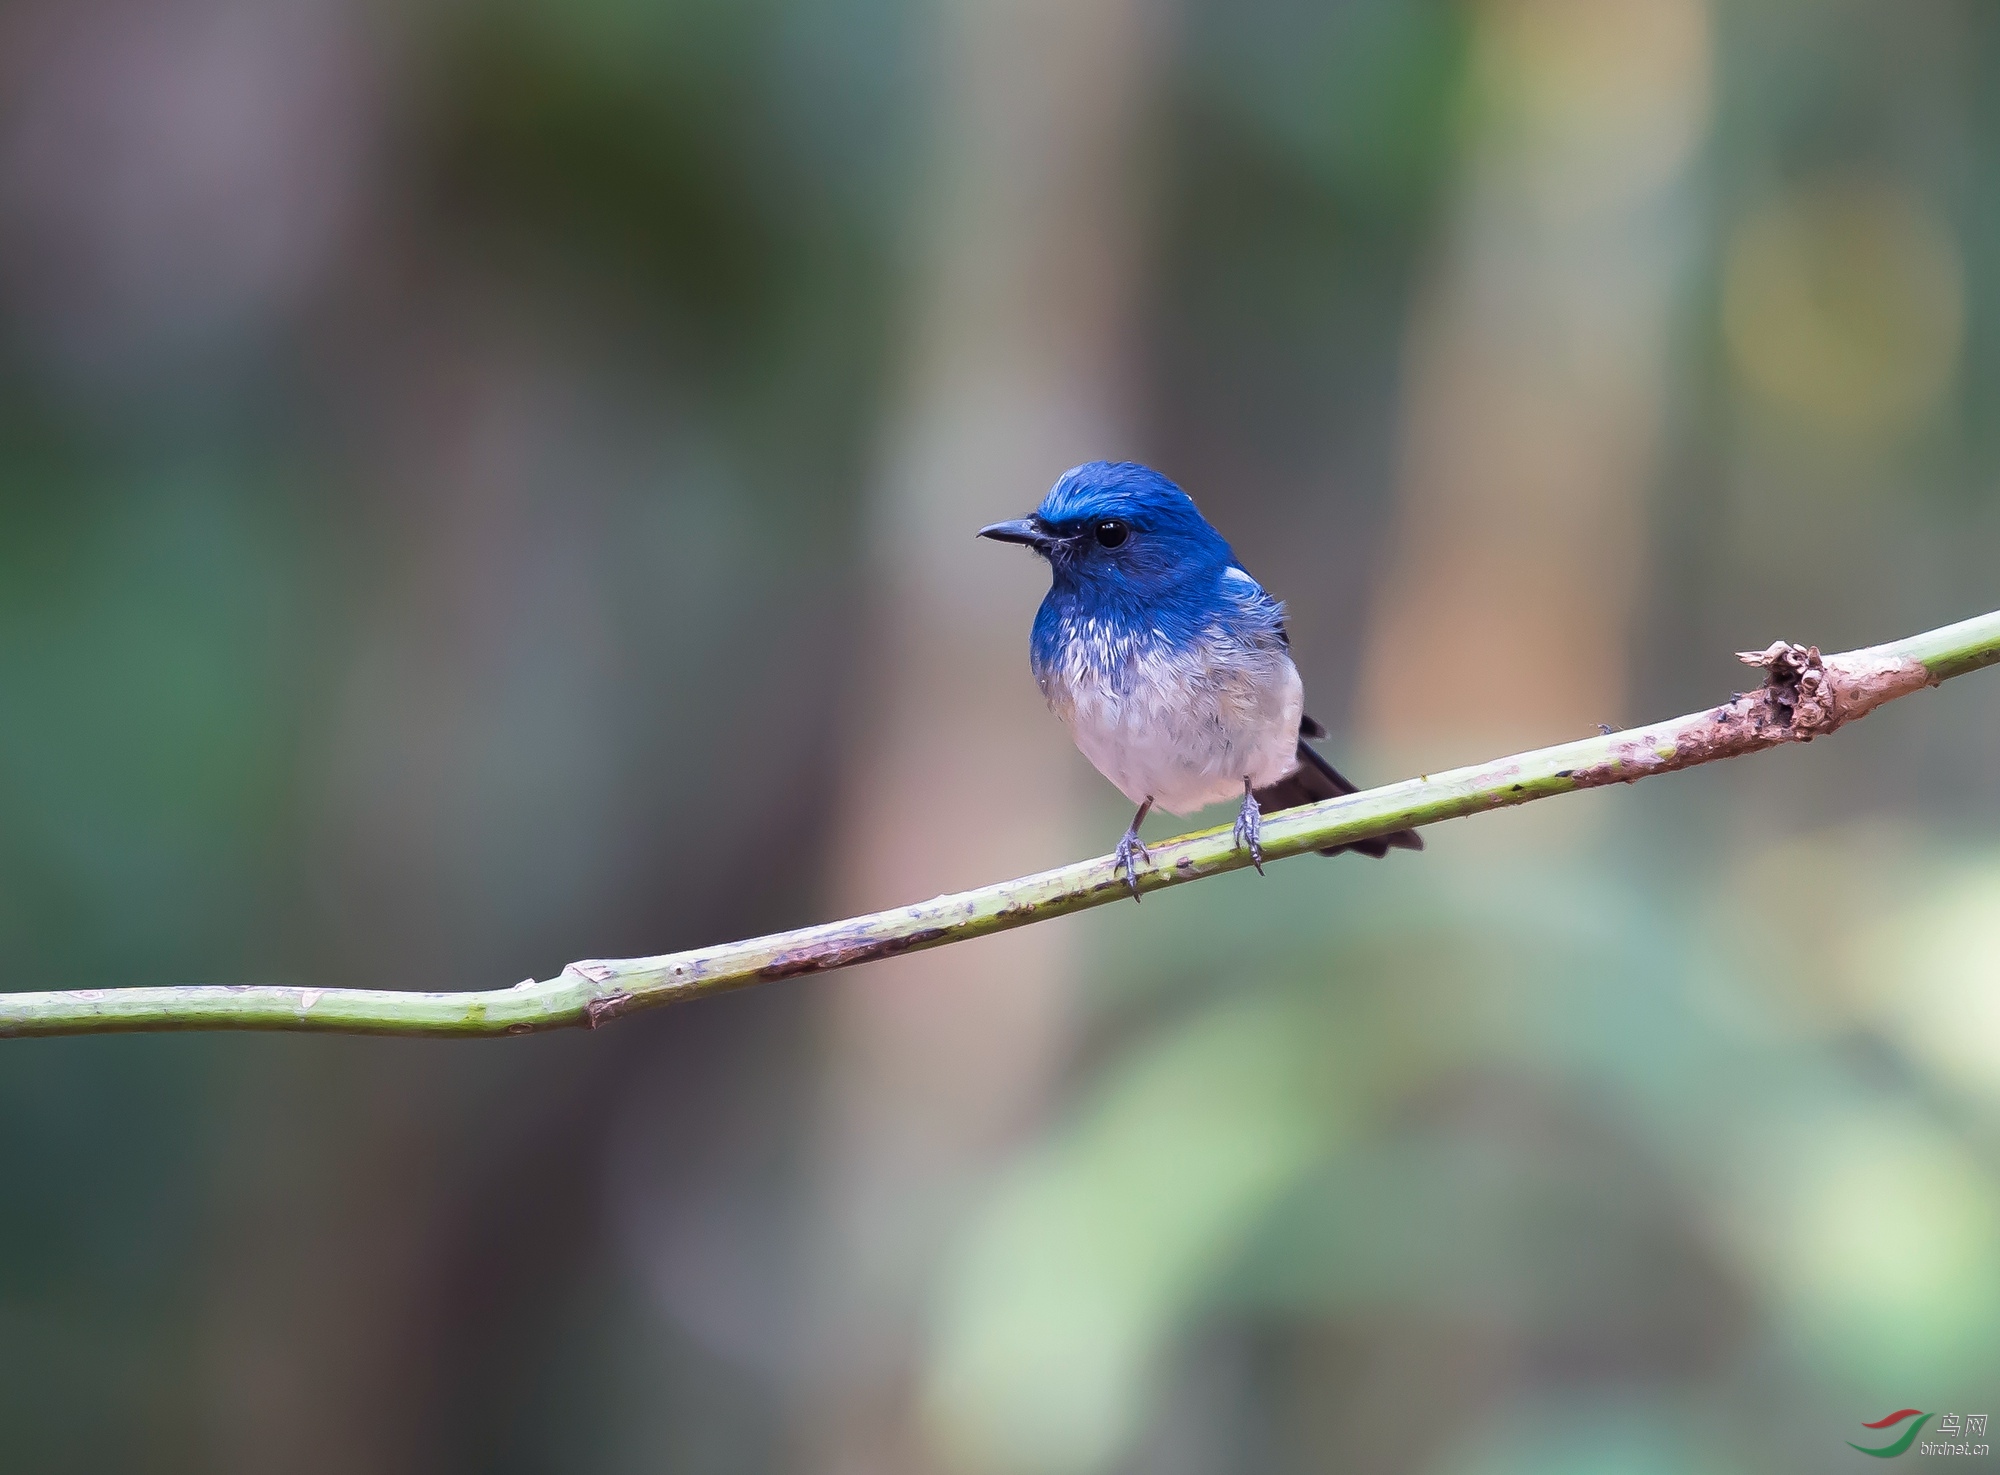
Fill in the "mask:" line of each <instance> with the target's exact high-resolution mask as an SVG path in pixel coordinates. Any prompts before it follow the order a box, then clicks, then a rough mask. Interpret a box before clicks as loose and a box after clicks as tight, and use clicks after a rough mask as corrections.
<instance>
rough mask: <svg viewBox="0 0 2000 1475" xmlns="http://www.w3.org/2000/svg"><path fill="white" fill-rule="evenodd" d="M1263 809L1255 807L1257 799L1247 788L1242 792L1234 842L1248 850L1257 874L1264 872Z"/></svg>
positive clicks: (1237, 812)
mask: <svg viewBox="0 0 2000 1475" xmlns="http://www.w3.org/2000/svg"><path fill="white" fill-rule="evenodd" d="M1263 829H1264V811H1263V810H1261V809H1259V808H1258V807H1257V800H1256V797H1255V796H1254V795H1252V794H1251V793H1250V792H1249V791H1248V790H1247V789H1246V790H1245V791H1244V794H1243V807H1242V808H1241V809H1239V810H1237V811H1236V831H1235V834H1236V843H1237V844H1238V845H1241V846H1242V847H1243V848H1244V849H1245V850H1248V851H1249V852H1250V864H1251V865H1253V866H1255V867H1256V868H1257V874H1258V875H1260V876H1261V875H1263V874H1264V846H1263V843H1262V834H1263Z"/></svg>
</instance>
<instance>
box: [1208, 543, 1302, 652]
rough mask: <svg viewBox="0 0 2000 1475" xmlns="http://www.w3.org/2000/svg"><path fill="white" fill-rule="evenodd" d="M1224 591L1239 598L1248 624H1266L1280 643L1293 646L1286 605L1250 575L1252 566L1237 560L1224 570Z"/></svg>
mask: <svg viewBox="0 0 2000 1475" xmlns="http://www.w3.org/2000/svg"><path fill="white" fill-rule="evenodd" d="M1222 592H1223V593H1224V594H1226V595H1228V596H1229V597H1230V598H1231V599H1234V600H1235V601H1236V603H1237V605H1238V607H1239V608H1241V609H1242V611H1243V613H1244V615H1245V616H1246V617H1247V623H1249V624H1250V625H1251V626H1252V627H1255V626H1259V625H1261V626H1263V627H1264V628H1265V629H1266V630H1268V631H1270V633H1271V634H1272V635H1275V636H1276V637H1277V640H1278V644H1279V645H1281V646H1283V647H1284V648H1285V649H1286V650H1290V649H1291V648H1292V641H1291V637H1290V636H1288V635H1287V634H1286V633H1285V606H1284V605H1283V604H1281V603H1280V602H1279V601H1277V600H1275V599H1273V598H1272V597H1271V596H1270V595H1269V594H1268V593H1266V592H1265V589H1264V586H1263V585H1262V584H1260V583H1258V582H1257V581H1256V580H1255V579H1253V578H1252V577H1251V576H1250V572H1249V570H1248V569H1245V568H1244V567H1242V565H1240V564H1234V563H1232V564H1230V565H1229V567H1228V568H1226V569H1224V570H1223V571H1222Z"/></svg>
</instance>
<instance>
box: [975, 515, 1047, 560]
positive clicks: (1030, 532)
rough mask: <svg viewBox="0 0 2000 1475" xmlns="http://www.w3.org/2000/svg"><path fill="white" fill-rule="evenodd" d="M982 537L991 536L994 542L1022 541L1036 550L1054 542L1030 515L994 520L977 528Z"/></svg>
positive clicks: (1045, 547)
mask: <svg viewBox="0 0 2000 1475" xmlns="http://www.w3.org/2000/svg"><path fill="white" fill-rule="evenodd" d="M979 536H980V537H982V538H991V539H992V540H993V541H994V542H996V543H1023V544H1026V545H1027V546H1028V547H1030V548H1033V549H1035V550H1036V551H1038V552H1040V551H1045V550H1046V549H1047V548H1048V547H1049V546H1050V545H1051V544H1053V543H1054V542H1055V539H1054V538H1051V537H1050V536H1049V535H1048V534H1047V533H1045V532H1043V531H1042V529H1041V527H1040V525H1038V524H1037V523H1036V521H1035V520H1034V519H1033V518H1032V517H1017V518H1015V519H1014V520H1013V521H1012V522H996V523H993V524H991V525H990V526H988V527H983V528H981V529H980V530H979Z"/></svg>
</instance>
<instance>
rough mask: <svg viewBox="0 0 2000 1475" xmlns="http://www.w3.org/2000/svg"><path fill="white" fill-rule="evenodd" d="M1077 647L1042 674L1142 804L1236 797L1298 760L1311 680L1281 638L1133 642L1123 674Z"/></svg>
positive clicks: (1104, 770)
mask: <svg viewBox="0 0 2000 1475" xmlns="http://www.w3.org/2000/svg"><path fill="white" fill-rule="evenodd" d="M1087 655H1088V652H1087V651H1084V650H1081V649H1079V650H1075V651H1073V652H1071V653H1070V656H1069V658H1067V659H1065V660H1064V661H1063V662H1062V663H1061V665H1060V666H1059V667H1058V668H1057V669H1056V670H1055V671H1052V672H1050V673H1049V675H1048V677H1047V678H1046V679H1045V681H1044V689H1045V690H1046V691H1047V694H1048V698H1049V705H1050V706H1051V707H1052V708H1054V709H1055V711H1056V713H1057V715H1059V716H1060V717H1061V718H1062V719H1063V721H1064V722H1066V723H1068V724H1069V729H1070V733H1071V735H1072V736H1073V737H1074V738H1075V739H1076V745H1077V747H1079V748H1080V749H1082V750H1083V755H1084V757H1086V758H1088V759H1089V760H1090V761H1091V763H1092V764H1093V765H1094V766H1095V767H1096V769H1097V771H1098V772H1099V773H1101V774H1103V775H1104V776H1105V777H1106V778H1108V779H1110V780H1111V782H1112V783H1114V784H1116V785H1117V786H1118V789H1119V792H1121V793H1122V794H1124V795H1125V797H1126V798H1127V799H1130V800H1131V801H1132V802H1133V803H1134V804H1140V803H1144V802H1145V801H1146V800H1147V799H1151V800H1152V801H1153V802H1154V803H1155V804H1157V805H1159V806H1160V808H1162V809H1164V810H1166V811H1167V812H1168V813H1170V814H1191V813H1192V812H1194V811H1195V810H1197V809H1200V808H1202V807H1203V806H1205V805H1209V804H1215V803H1218V802H1220V801H1221V800H1224V799H1238V798H1241V797H1242V794H1243V781H1244V780H1245V779H1246V778H1247V779H1248V780H1249V781H1250V786H1251V787H1252V788H1262V787H1263V786H1264V785H1266V784H1271V783H1276V782H1277V781H1278V780H1279V779H1281V778H1283V777H1285V776H1286V775H1287V774H1289V773H1291V772H1292V771H1293V770H1294V769H1295V768H1297V767H1298V762H1299V758H1298V746H1299V716H1300V713H1301V712H1302V711H1303V707H1304V700H1305V698H1304V688H1303V686H1302V684H1301V683H1300V681H1299V673H1298V668H1297V667H1295V666H1294V665H1293V664H1292V659H1291V657H1290V656H1289V655H1287V654H1286V653H1285V651H1284V649H1283V648H1282V647H1281V646H1277V645H1275V644H1273V645H1271V646H1268V647H1261V648H1256V649H1245V648H1244V647H1242V646H1240V645H1235V644H1231V645H1229V646H1228V647H1227V648H1226V649H1219V650H1216V651H1215V652H1213V653H1212V654H1211V653H1210V652H1207V651H1195V652H1189V653H1182V654H1178V655H1168V654H1165V653H1163V652H1155V651H1138V652H1134V653H1133V654H1132V655H1131V656H1130V657H1128V659H1127V660H1126V661H1125V662H1124V663H1123V664H1122V666H1121V668H1120V673H1119V679H1117V680H1112V679H1109V678H1106V677H1104V676H1101V675H1100V674H1098V668H1096V667H1095V666H1094V665H1093V664H1092V663H1091V662H1090V661H1088V660H1087V659H1085V657H1086V656H1087Z"/></svg>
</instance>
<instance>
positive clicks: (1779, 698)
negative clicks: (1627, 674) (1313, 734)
mask: <svg viewBox="0 0 2000 1475" xmlns="http://www.w3.org/2000/svg"><path fill="white" fill-rule="evenodd" d="M1741 659H1742V660H1743V661H1745V662H1747V663H1748V664H1750V665H1753V666H1758V667H1761V668H1762V669H1763V671H1764V673H1765V675H1764V684H1763V685H1762V686H1761V687H1760V688H1759V689H1758V690H1756V691H1753V692H1748V693H1743V694H1740V695H1737V696H1735V697H1734V698H1732V699H1731V700H1730V701H1729V702H1727V703H1725V704H1724V705H1722V706H1720V707H1713V708H1710V709H1709V710H1707V711H1703V712H1696V713H1694V714H1692V715H1690V716H1687V717H1681V718H1678V719H1676V720H1674V721H1671V722H1661V723H1656V724H1654V725H1653V726H1651V727H1637V728H1631V729H1629V730H1627V731H1624V732H1613V733H1607V734H1605V735H1604V736H1603V737H1595V738H1588V739H1585V740H1584V741H1582V742H1576V743H1563V744H1560V745H1558V746H1556V747H1553V748H1540V749H1537V750H1536V751H1534V752H1532V753H1522V754H1518V755H1516V756H1515V757H1512V758H1499V759H1495V760H1494V761H1492V762H1490V763H1481V764H1476V765H1474V766H1473V767H1470V768H1458V769H1453V770H1452V771H1451V772H1449V773H1434V774H1426V775H1424V776H1423V777H1421V778H1414V779H1409V780H1406V781H1405V782H1403V783H1399V784H1390V785H1388V786H1387V787H1385V788H1380V789H1370V790H1368V791H1367V792H1366V793H1360V794H1350V795H1348V796H1347V797H1345V798H1342V799H1330V800H1327V801H1326V802H1324V803H1321V804H1312V805H1307V806H1305V807H1303V808H1300V809H1293V810H1289V811H1287V812H1285V813H1282V814H1276V815H1271V816H1269V817H1268V818H1266V820H1265V821H1264V828H1263V843H1264V857H1265V859H1266V860H1282V859H1284V858H1285V857H1287V856H1293V855H1303V854H1305V853H1306V852H1308V851H1312V850H1318V849H1320V848H1321V847H1323V846H1327V845H1340V844H1345V843H1347V842H1348V841H1351V840H1364V839H1367V838H1369V837H1371V836H1375V835H1388V834H1393V833H1394V832H1395V831H1397V830H1402V829H1408V828H1410V827H1411V826H1415V825H1428V824H1435V823H1437V822H1438V821H1439V820H1445V819H1455V818H1457V817H1458V816H1460V815H1466V814H1478V813H1480V812H1482V811H1484V810H1488V809H1501V808H1504V807H1506V806H1508V805H1511V804H1525V803H1527V802H1528V801H1529V800H1532V799H1546V798H1549V797H1551V796H1552V795H1556V794H1567V793H1571V792H1573V791H1574V790H1577V789H1594V788H1598V787H1601V786H1602V785H1605V784H1615V783H1631V782H1633V781H1634V780H1637V779H1642V778H1647V777H1649V776H1651V775H1653V774H1656V773H1670V772H1672V771H1673V770H1674V769H1677V768H1692V767H1694V766H1695V765H1696V764H1698V763H1712V762H1714V761H1715V760H1717V759H1719V758H1734V757H1738V756H1740V755H1742V754H1745V753H1755V752H1758V751H1760V750H1761V749H1764V748H1773V747H1776V746H1778V745H1779V744H1780V743H1790V742H1810V741H1811V740H1812V739H1813V738H1816V737H1822V736H1824V735H1826V734H1827V733H1830V732H1833V731H1834V730H1835V729H1836V728H1839V727H1840V726H1842V725H1843V724H1845V723H1848V722H1852V721H1854V720H1855V719H1856V718H1858V717H1864V716H1866V715H1867V714H1868V713H1869V712H1872V711H1873V710H1874V709H1875V708H1877V707H1879V706H1881V705H1882V703H1884V702H1887V701H1891V700H1893V699H1895V698H1896V697H1900V696H1907V695H1908V694H1909V693H1911V692H1913V691H1917V690H1919V689H1920V688H1922V687H1926V686H1935V685H1936V684H1937V683H1938V682H1940V681H1944V680H1947V679H1949V678H1951V677H1953V676H1960V675H1963V674H1964V673H1966V672H1967V671H1976V670H1978V669H1980V668H1981V667H1983V666H1989V665H1992V664H1994V663H1995V662H1997V661H2000V611H1996V612H1995V613H1993V614H1987V615H1981V616H1979V617H1978V618H1976V619H1971V620H1966V621H1964V622H1963V623H1961V624H1957V625H1950V626H1947V627H1945V628H1944V629H1942V630H1932V631H1930V632H1928V633H1926V634H1923V635H1915V636H1912V637H1911V638H1909V639H1908V640H1899V641H1896V642H1895V643H1894V644H1891V645H1878V646H1872V647H1870V648H1869V649H1867V650H1857V651H1849V652H1848V653H1847V654H1845V655H1836V656H1828V657H1826V658H1824V659H1822V658H1821V656H1820V653H1819V651H1818V649H1817V648H1807V647H1802V646H1796V645H1788V644H1786V643H1784V642H1783V641H1780V642H1779V643H1777V644H1775V645H1773V646H1771V647H1770V649H1768V650H1764V651H1757V652H1750V653H1746V654H1744V655H1743V656H1742V657H1741ZM1151 850H1152V856H1153V863H1152V866H1151V867H1150V868H1149V869H1147V870H1144V871H1141V872H1140V874H1139V885H1140V887H1141V889H1142V890H1146V891H1157V890H1160V889H1161V888H1163V887H1167V886H1179V885H1181V884H1183V883H1184V882H1188V881H1198V880H1200V879H1202V878H1203V877H1205V876H1215V875H1220V874H1221V873H1222V872H1224V871H1234V870H1239V869H1241V868H1242V867H1243V866H1245V865H1247V864H1249V857H1248V856H1247V855H1246V854H1245V853H1244V852H1243V851H1242V850H1240V849H1238V848H1237V847H1236V845H1235V843H1234V841H1233V840H1232V839H1231V836H1230V831H1229V829H1228V828H1227V827H1224V828H1221V829H1215V830H1206V831H1203V832H1201V833H1199V834H1194V835H1187V836H1183V837H1182V838H1180V839H1178V840H1171V841H1167V842H1165V843H1164V844H1157V845H1154V846H1152V847H1151ZM1127 894H1128V893H1127V891H1126V888H1125V882H1124V880H1123V878H1122V877H1121V876H1120V875H1119V874H1118V872H1117V870H1116V869H1115V867H1114V865H1113V863H1112V860H1111V858H1110V857H1109V856H1104V857H1100V858H1099V859H1097V860H1090V861H1083V862H1080V863H1078V864H1076V865H1069V866H1064V867H1062V868H1061V869H1060V870H1054V871H1044V872H1042V873H1041V874H1040V875H1036V876H1024V877H1022V878H1021V879H1019V880H1016V881H1002V882H1000V883H999V884H997V885H993V886H982V887H981V888H979V889H978V890H977V891H965V892H960V893H959V894H958V895H956V896H940V897H937V898H935V899H933V900H931V901H923V902H917V903H916V904H914V905H912V906H905V907H897V908H895V909H894V910H892V911H886V912H877V913H875V914H874V915H873V916H869V917H855V918H851V919H849V920H847V921H844V922H829V923H825V924H823V925H821V926H818V927H804V928H800V929H799V930H797V931H795V932H780V933H776V934H774V935H773V936H770V937H759V938H753V939H752V940H750V941H748V942H731V943H723V944H720V945H718V946H715V947H705V948H696V949H694V950H693V951H691V952H684V953H668V954H665V955H663V956H661V957H657V958H626V959H619V960H594V961H588V962H581V963H572V964H570V965H569V966H568V967H567V968H565V969H563V971H562V972H561V973H560V974H558V975H557V976H556V977H554V978H550V979H545V980H542V981H541V982H536V981H535V980H533V979H530V980H528V981H527V982H525V983H521V984H517V985H516V986H515V987H513V988H508V989H488V990H484V991H481V992H477V993H406V992H402V991H394V990H386V989H355V988H327V989H319V988H303V989H302V988H279V987H275V986H266V985H255V984H253V985H247V986H233V985H232V986H223V987H207V986H198V987H185V988H123V989H77V990H73V991H69V992H50V993H16V994H0V1035H73V1034H103V1033H110V1032H114V1031H131V1030H208V1029H255V1030H317V1031H322V1032H328V1033H339V1034H387V1035H503V1034H528V1033H531V1032H533V1031H536V1030H548V1029H565V1028H569V1027H572V1026H578V1025H581V1026H584V1027H586V1028H592V1029H594V1028H596V1027H597V1026H598V1025H600V1024H603V1023H604V1022H605V1021H607V1020H610V1019H616V1018H617V1017H618V1016H620V1015H622V1014H629V1013H632V1012H633V1011H634V1010H638V1009H649V1008H652V1007H653V1006H655V1005H658V1004H669V1003H674V1002H676V1001H678V1000H682V999H692V998H699V997H702V996H705V995H708V994H717V993H722V992H723V991H725V990H727V989H736V988H745V987H748V986H749V985H751V984H753V983H764V982H767V981H770V980H773V979H780V978H797V977H800V976H802V975H804V974H808V973H824V972H827V971H829V970H831V969H834V968H846V967H849V966H851V965H853V964H855V963H866V962H869V961H871V960H873V959H876V958H888V957H894V956H896V955H897V954H899V953H908V952H915V951H917V950H918V949H921V948H932V947H941V946H943V945H944V944H946V943H951V942H963V941H965V940H966V939H967V938H973V937H983V936H985V935H986V934H987V933H989V932H1001V931H1005V930H1006V929H1008V928H1010V927H1025V926H1027V925H1028V924H1029V923H1031V922H1043V921H1047V920H1048V919H1049V918H1051V917H1061V916H1067V915H1068V914H1069V913H1071V912H1080V911H1083V910H1085V909H1086V908H1089V907H1096V906H1104V905H1106V904H1108V903H1111V902H1115V901H1119V900H1122V899H1123V898H1124V897H1125V896H1126V895H1127Z"/></svg>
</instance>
